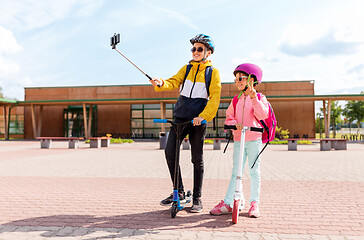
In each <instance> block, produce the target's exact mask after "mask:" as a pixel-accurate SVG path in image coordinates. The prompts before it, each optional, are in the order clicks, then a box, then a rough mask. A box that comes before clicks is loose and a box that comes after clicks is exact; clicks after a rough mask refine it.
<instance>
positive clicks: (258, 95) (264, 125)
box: [251, 93, 270, 169]
mask: <svg viewBox="0 0 364 240" xmlns="http://www.w3.org/2000/svg"><path fill="white" fill-rule="evenodd" d="M257 98H258V100H260V99H261V98H262V94H261V93H257ZM269 108H270V106H269ZM269 112H270V110H269ZM254 117H255V115H254ZM255 119H256V120H257V121H258V122H260V124H261V125H262V126H263V127H264V130H265V131H266V132H267V134H268V142H267V143H266V144H265V145H264V147H263V148H262V150H260V152H259V154H258V156H257V158H256V159H255V161H254V163H253V165H252V167H251V169H253V167H254V166H255V163H256V162H257V160H258V158H259V156H260V154H262V152H263V151H264V149H265V148H266V147H267V146H268V144H269V128H268V126H267V124H265V122H264V121H263V120H258V119H257V117H255Z"/></svg>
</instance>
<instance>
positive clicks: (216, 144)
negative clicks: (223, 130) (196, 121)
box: [182, 138, 226, 150]
mask: <svg viewBox="0 0 364 240" xmlns="http://www.w3.org/2000/svg"><path fill="white" fill-rule="evenodd" d="M211 139H212V140H213V147H212V149H213V150H220V149H221V141H222V140H225V139H226V138H211ZM182 149H183V150H189V149H190V142H189V140H188V138H184V139H183V141H182Z"/></svg>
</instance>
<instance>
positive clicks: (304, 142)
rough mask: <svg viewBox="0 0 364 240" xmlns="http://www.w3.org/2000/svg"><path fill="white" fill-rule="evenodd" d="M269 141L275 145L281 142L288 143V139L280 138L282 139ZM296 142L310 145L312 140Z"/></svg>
mask: <svg viewBox="0 0 364 240" xmlns="http://www.w3.org/2000/svg"><path fill="white" fill-rule="evenodd" d="M269 143H270V144H275V145H282V144H288V141H287V140H282V141H279V140H274V141H271V142H269ZM297 144H302V145H310V144H312V142H311V141H309V140H298V141H297Z"/></svg>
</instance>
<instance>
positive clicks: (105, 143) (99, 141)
mask: <svg viewBox="0 0 364 240" xmlns="http://www.w3.org/2000/svg"><path fill="white" fill-rule="evenodd" d="M88 139H89V140H90V148H99V147H100V146H101V147H109V146H110V139H111V137H89V138H88Z"/></svg>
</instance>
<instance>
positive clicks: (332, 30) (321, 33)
mask: <svg viewBox="0 0 364 240" xmlns="http://www.w3.org/2000/svg"><path fill="white" fill-rule="evenodd" d="M363 28H364V16H363V14H362V12H361V9H360V10H359V9H350V10H344V9H340V10H338V11H336V12H333V13H331V14H330V15H329V16H327V17H325V16H323V20H322V21H318V22H315V23H314V24H313V23H311V24H310V23H307V24H290V25H288V26H287V28H286V29H285V31H284V34H283V36H282V38H281V40H280V41H279V43H278V46H279V49H280V50H281V51H282V52H284V53H286V54H289V55H293V56H298V57H304V56H308V55H312V54H318V55H322V56H332V55H351V54H355V53H356V52H357V51H358V48H359V46H360V45H362V44H363V43H364V32H363V31H362V29H363Z"/></svg>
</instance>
